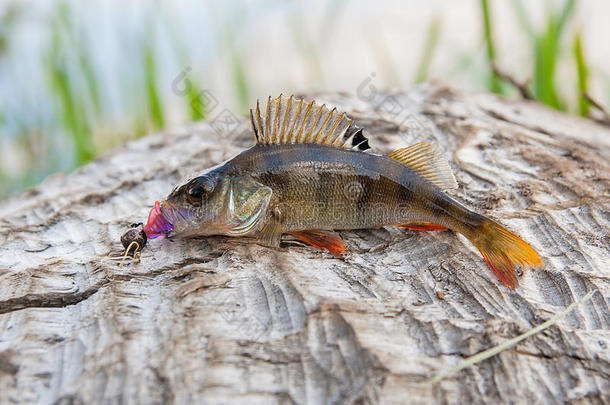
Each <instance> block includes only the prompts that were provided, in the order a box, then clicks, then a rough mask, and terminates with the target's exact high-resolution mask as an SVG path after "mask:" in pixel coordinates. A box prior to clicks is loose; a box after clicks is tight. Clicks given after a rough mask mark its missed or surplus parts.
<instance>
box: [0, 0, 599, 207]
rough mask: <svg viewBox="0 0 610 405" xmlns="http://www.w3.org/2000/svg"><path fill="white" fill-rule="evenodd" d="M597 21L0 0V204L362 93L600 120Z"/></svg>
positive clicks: (247, 4)
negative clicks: (272, 101)
mask: <svg viewBox="0 0 610 405" xmlns="http://www.w3.org/2000/svg"><path fill="white" fill-rule="evenodd" d="M609 16H610V2H609V1H608V0H572V1H570V0H546V1H535V2H534V1H520V0H496V1H484V0H451V1H450V0H447V1H425V2H424V1H417V0H403V1H375V2H371V1H341V0H334V1H333V0H330V1H271V0H260V1H254V0H253V1H231V2H227V1H207V2H206V1H195V0H180V1H169V0H168V1H112V0H107V1H104V0H90V1H67V0H55V1H52V0H45V1H43V0H41V1H22V0H13V1H10V0H8V1H7V0H3V1H0V198H5V197H6V196H8V195H10V194H14V193H17V192H20V191H22V190H24V189H27V188H28V187H31V186H33V185H35V184H37V183H39V182H40V181H41V180H42V179H44V178H45V177H46V176H48V175H49V174H52V173H55V172H69V171H71V170H74V168H76V167H79V166H81V165H83V164H84V163H86V162H88V161H90V160H92V159H94V158H95V157H96V156H97V155H99V154H100V153H103V152H104V151H107V150H109V149H111V148H113V147H116V146H118V145H121V144H124V143H125V142H126V141H127V140H129V139H133V138H136V137H140V136H143V135H145V134H147V133H150V132H154V131H157V130H160V129H162V128H165V127H168V126H174V125H177V124H180V123H185V122H189V121H193V120H200V119H214V118H215V116H217V115H218V114H219V113H221V111H222V110H224V109H225V108H226V109H228V110H229V111H231V113H233V114H235V115H236V116H239V115H240V114H245V113H246V112H247V110H248V108H249V107H250V106H251V105H252V104H253V103H254V102H255V100H256V99H257V98H266V97H267V96H268V95H277V94H279V93H280V92H283V93H284V94H291V93H303V92H313V91H346V92H349V93H352V94H353V93H356V90H357V88H358V86H360V85H361V84H362V83H363V82H364V81H365V80H372V81H373V82H374V84H375V85H376V86H377V87H381V88H384V87H386V88H397V87H403V88H407V87H410V86H413V85H416V84H417V83H419V82H422V81H426V80H438V81H442V82H444V83H447V84H450V85H453V86H456V87H459V88H463V89H467V90H471V91H492V92H496V93H499V94H503V95H505V96H507V97H520V96H521V93H526V95H527V96H528V97H532V98H534V99H536V100H539V101H540V102H542V103H545V104H548V105H549V106H551V107H552V108H556V109H559V110H565V111H568V112H570V113H573V114H578V115H582V116H590V115H594V116H595V117H597V118H600V117H601V118H600V119H603V117H604V116H603V114H602V112H601V110H600V109H599V108H596V107H595V106H594V105H592V104H591V102H589V101H587V99H586V98H585V97H584V94H587V95H589V96H590V97H591V99H592V100H593V101H594V102H596V103H598V104H600V105H601V106H608V105H610V41H609V38H610V35H609V34H610V28H609V25H610V23H609V22H608V21H607V20H608V17H609ZM494 65H495V66H497V67H498V68H499V70H500V71H498V72H496V73H497V74H494V73H493V66H494ZM502 74H508V75H509V76H511V78H512V79H514V80H515V81H516V82H517V85H518V86H515V85H511V84H510V83H508V81H507V80H506V78H504V79H503V78H501V77H500V76H501V75H502ZM499 75H500V76H499ZM519 86H520V87H521V91H520V90H519V89H518V87H519ZM596 114H597V115H596ZM606 118H607V117H606Z"/></svg>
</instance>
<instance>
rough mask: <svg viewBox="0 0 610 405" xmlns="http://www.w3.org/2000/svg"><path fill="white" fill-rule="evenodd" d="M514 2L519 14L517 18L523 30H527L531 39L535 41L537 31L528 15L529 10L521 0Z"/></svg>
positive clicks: (516, 11) (514, 0)
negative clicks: (527, 10)
mask: <svg viewBox="0 0 610 405" xmlns="http://www.w3.org/2000/svg"><path fill="white" fill-rule="evenodd" d="M512 3H513V8H514V9H515V13H516V14H517V20H519V23H520V24H521V27H522V28H523V31H525V32H526V34H527V35H528V36H529V37H530V39H531V40H532V41H534V39H535V38H536V32H535V31H534V28H533V27H532V23H531V22H530V20H529V17H528V16H527V12H526V11H525V8H524V7H523V3H522V2H521V0H513V1H512Z"/></svg>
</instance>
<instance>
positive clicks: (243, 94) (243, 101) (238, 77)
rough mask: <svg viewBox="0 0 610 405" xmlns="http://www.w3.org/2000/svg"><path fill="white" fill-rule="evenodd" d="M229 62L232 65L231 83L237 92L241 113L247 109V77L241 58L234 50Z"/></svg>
mask: <svg viewBox="0 0 610 405" xmlns="http://www.w3.org/2000/svg"><path fill="white" fill-rule="evenodd" d="M231 64H232V67H233V69H232V70H233V83H234V84H235V90H236V92H237V101H238V103H239V109H240V111H241V112H242V113H243V112H246V111H248V107H249V104H248V100H249V89H248V79H247V78H246V73H245V70H244V66H243V63H242V61H241V58H240V57H239V55H238V54H237V52H236V51H233V57H232V58H231Z"/></svg>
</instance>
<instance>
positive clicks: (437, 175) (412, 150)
mask: <svg viewBox="0 0 610 405" xmlns="http://www.w3.org/2000/svg"><path fill="white" fill-rule="evenodd" d="M388 157H390V158H392V159H394V160H396V161H398V162H400V163H402V164H403V165H405V166H407V167H409V168H410V169H412V170H414V171H415V172H417V174H419V175H420V176H422V177H424V178H425V179H427V180H428V181H430V182H432V183H434V184H435V185H436V186H437V187H438V188H440V189H441V190H453V189H456V188H457V187H458V185H457V182H456V181H455V177H453V172H452V171H451V168H450V167H449V162H447V160H446V159H445V158H444V157H443V155H441V153H440V152H439V151H438V150H437V149H436V147H435V146H434V145H433V144H431V143H428V142H419V143H416V144H414V145H411V146H408V147H406V148H402V149H398V150H395V151H394V152H392V153H390V154H389V155H388Z"/></svg>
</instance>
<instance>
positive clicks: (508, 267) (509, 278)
mask: <svg viewBox="0 0 610 405" xmlns="http://www.w3.org/2000/svg"><path fill="white" fill-rule="evenodd" d="M479 232H480V233H479V234H478V235H476V236H475V237H474V240H472V239H471V241H472V242H473V243H474V245H475V246H476V247H477V248H478V249H479V251H480V252H481V255H483V259H484V260H485V263H487V265H488V266H489V268H490V269H491V270H492V271H493V272H494V274H495V275H496V276H497V277H498V278H499V279H500V281H502V283H503V284H504V285H505V286H507V287H508V288H512V289H515V288H517V286H518V285H519V281H518V280H517V274H516V272H515V265H521V266H523V267H532V268H543V267H544V262H543V261H542V259H541V258H540V256H539V255H538V253H536V251H535V250H534V249H533V248H532V247H531V246H530V245H528V244H527V243H526V242H525V241H523V240H522V239H521V238H519V237H518V236H517V235H515V234H513V233H511V232H510V231H509V230H507V229H506V228H504V227H502V226H501V225H499V224H497V223H495V222H493V221H488V222H485V223H483V224H482V225H481V226H480V227H479Z"/></svg>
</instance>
